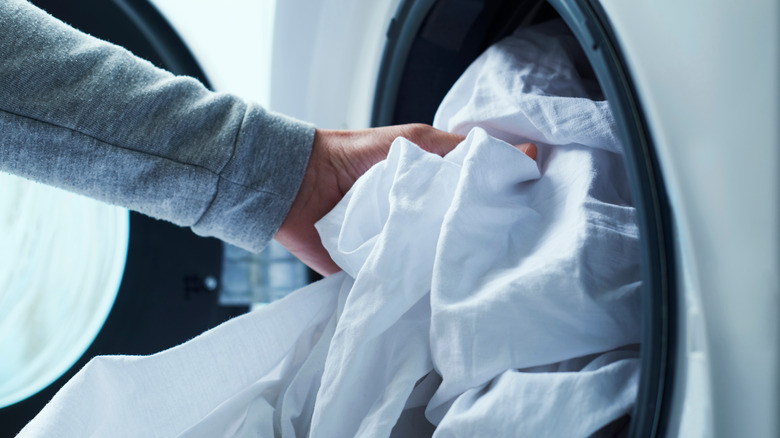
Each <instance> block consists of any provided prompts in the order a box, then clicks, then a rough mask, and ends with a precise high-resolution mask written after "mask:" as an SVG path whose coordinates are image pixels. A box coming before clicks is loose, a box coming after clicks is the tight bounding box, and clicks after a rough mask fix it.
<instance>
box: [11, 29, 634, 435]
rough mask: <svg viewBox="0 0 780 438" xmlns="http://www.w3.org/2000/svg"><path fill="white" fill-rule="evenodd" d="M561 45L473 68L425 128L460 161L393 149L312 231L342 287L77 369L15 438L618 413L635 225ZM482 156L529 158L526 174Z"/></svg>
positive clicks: (310, 431)
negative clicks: (451, 139)
mask: <svg viewBox="0 0 780 438" xmlns="http://www.w3.org/2000/svg"><path fill="white" fill-rule="evenodd" d="M561 29H562V28H561V27H560V25H546V26H542V27H539V28H536V29H533V30H526V31H524V32H523V33H522V34H519V35H517V36H515V37H513V38H510V39H508V40H506V41H505V42H503V43H501V44H499V45H498V46H495V47H493V48H491V49H490V50H489V51H488V52H487V53H486V54H485V55H483V56H482V57H481V58H480V59H479V60H478V61H477V62H476V63H474V64H473V65H472V66H471V67H470V68H469V70H468V71H467V72H466V73H465V74H464V76H463V77H462V78H461V80H460V81H459V82H458V84H456V85H455V87H453V90H452V91H451V92H450V94H449V95H448V97H447V98H446V99H445V101H444V102H443V103H442V106H441V108H440V110H439V114H438V116H437V121H436V123H437V125H438V126H440V127H444V128H447V129H450V130H454V131H457V132H464V133H465V132H467V131H468V137H467V139H466V141H464V142H463V143H462V144H461V145H459V146H458V148H457V149H456V150H455V151H453V152H452V153H451V154H449V155H448V156H447V157H445V158H440V157H438V156H435V155H431V154H428V153H426V152H424V151H422V150H420V149H419V148H417V147H416V146H414V145H413V144H411V143H410V142H408V141H406V140H404V139H398V140H396V142H395V143H394V144H393V146H392V148H391V151H390V155H389V156H388V159H387V160H386V161H384V162H382V163H380V164H378V165H377V166H375V167H374V168H372V169H371V170H370V171H369V172H368V173H367V174H366V175H365V176H364V177H363V178H361V179H360V180H359V181H358V182H357V183H356V185H355V187H354V188H353V189H352V190H351V191H350V192H349V193H348V194H347V196H346V197H345V199H344V200H343V201H342V202H341V203H340V204H339V205H338V206H337V207H336V208H335V209H334V211H333V212H331V213H330V214H328V215H327V216H326V217H325V218H324V219H323V220H322V221H321V222H320V223H319V224H318V228H319V230H320V233H321V235H322V237H323V241H324V242H325V245H326V248H328V250H329V251H330V252H331V254H332V256H333V258H334V260H335V261H336V262H337V263H338V264H339V265H340V266H341V267H342V268H343V269H344V273H340V274H337V275H334V276H332V277H330V278H328V279H325V280H323V281H321V282H319V283H317V284H314V285H311V286H308V287H307V288H304V289H302V290H299V291H297V292H296V293H294V294H293V295H291V296H290V297H288V298H286V299H284V300H282V301H279V302H277V303H274V304H271V305H269V306H267V307H265V308H263V309H261V310H259V311H256V312H253V313H251V314H248V315H245V316H242V317H240V318H236V319H234V320H232V321H230V322H228V323H226V324H223V325H222V326H220V327H217V328H215V329H213V330H211V331H209V332H207V333H205V334H203V335H201V336H200V337H198V338H196V339H194V340H192V341H190V342H188V343H186V344H183V345H181V346H179V347H176V348H174V349H171V350H168V351H165V352H162V353H159V354H157V355H153V356H149V357H109V358H97V359H95V360H93V361H92V362H90V364H89V365H87V367H85V369H83V370H82V371H81V372H80V373H79V374H78V375H77V376H76V377H74V378H73V379H72V380H71V381H70V382H69V383H68V384H67V385H66V386H65V387H64V388H63V389H62V390H61V391H60V392H59V393H58V394H57V395H56V396H55V398H54V399H53V400H52V401H51V402H50V403H49V405H47V407H46V408H45V409H44V410H43V411H42V412H41V414H40V415H39V416H38V417H36V419H35V420H33V422H32V423H31V424H29V425H28V426H27V428H25V430H24V431H23V433H22V436H49V435H51V433H54V434H55V435H56V436H63V437H68V436H90V435H92V436H112V437H121V436H128V437H130V436H133V437H134V436H187V437H215V436H226V437H227V436H270V435H272V434H274V435H277V436H305V435H309V436H312V437H334V436H339V437H340V436H365V437H377V436H388V435H390V434H391V433H394V435H396V436H413V435H412V434H414V435H419V436H425V435H430V434H431V433H432V432H433V429H432V426H431V425H430V424H429V423H428V422H431V423H433V424H436V425H438V428H437V429H436V431H435V435H437V436H555V435H558V436H585V435H587V434H590V433H592V432H594V431H596V430H598V429H599V428H600V427H602V426H603V425H605V424H607V423H608V422H609V421H611V420H613V419H615V418H617V417H619V416H621V415H623V414H625V413H626V412H628V411H629V409H630V406H631V403H632V401H633V398H634V394H635V391H636V378H637V371H638V360H637V353H636V350H635V348H632V347H628V348H624V347H625V346H627V345H631V344H635V343H637V342H638V340H639V334H638V321H639V301H638V287H639V270H638V254H637V245H638V241H637V229H636V225H635V220H634V209H633V208H632V207H631V205H630V200H629V196H628V190H627V187H626V183H625V176H624V172H623V168H622V164H621V163H622V162H621V157H620V155H619V145H618V143H617V141H616V139H615V137H614V123H613V120H612V117H611V115H610V113H609V110H608V107H607V106H606V103H604V102H596V101H593V100H590V99H588V98H587V96H586V94H587V92H588V86H587V84H586V83H585V82H583V81H581V80H580V79H578V77H577V76H576V74H575V70H576V69H575V68H574V67H573V66H572V64H571V62H570V61H568V60H569V59H571V56H570V55H571V54H570V53H568V52H570V50H567V49H564V48H565V47H567V46H570V45H571V44H576V43H573V42H572V41H571V38H570V37H566V36H560V35H558V34H560V33H561ZM551 35H553V36H551ZM567 38H568V39H569V40H568V42H565V41H566V39H567ZM561 41H564V42H563V43H561ZM572 83H579V84H580V85H576V84H575V85H572ZM582 84H585V85H582ZM570 95H574V96H575V97H567V96H570ZM476 125H479V126H482V127H484V128H485V130H483V129H480V128H475V129H471V128H472V126H476ZM486 131H487V132H486ZM488 133H490V134H492V136H490V135H488ZM494 137H498V138H503V139H505V140H508V141H511V142H517V141H519V140H521V139H531V140H534V141H536V142H538V143H537V144H538V146H539V148H540V154H539V160H538V161H539V164H538V166H537V163H535V162H533V161H532V160H531V159H529V158H528V157H526V156H525V155H524V154H522V153H520V152H519V151H517V150H516V149H514V148H513V147H512V146H510V145H509V144H507V143H504V142H503V141H501V140H499V139H497V138H494ZM540 169H541V173H540ZM426 417H427V420H426ZM399 418H400V420H399ZM397 423H398V426H397V428H396V429H395V431H394V432H393V428H394V426H395V425H396V424H397ZM52 431H56V432H52Z"/></svg>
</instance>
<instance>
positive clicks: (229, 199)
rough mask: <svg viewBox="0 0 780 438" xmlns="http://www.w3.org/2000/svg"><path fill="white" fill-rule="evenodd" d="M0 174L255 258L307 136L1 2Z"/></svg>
mask: <svg viewBox="0 0 780 438" xmlns="http://www.w3.org/2000/svg"><path fill="white" fill-rule="evenodd" d="M0 30H2V31H0V170H2V171H5V172H10V173H14V174H17V175H22V176H25V177H27V178H30V179H33V180H36V181H41V182H44V183H46V184H51V185H54V186H58V187H61V188H64V189H67V190H70V191H74V192H77V193H81V194H85V195H87V196H90V197H93V198H97V199H100V200H103V201H106V202H109V203H112V204H117V205H122V206H124V207H127V208H130V209H133V210H137V211H139V212H141V213H144V214H147V215H149V216H152V217H156V218H160V219H165V220H168V221H171V222H173V223H175V224H178V225H181V226H189V227H192V229H193V231H195V232H196V233H198V234H200V235H205V236H215V237H218V238H220V239H223V240H225V241H227V242H230V243H233V244H235V245H238V246H241V247H244V248H246V249H249V250H253V251H259V250H261V249H262V248H263V247H264V246H265V245H266V244H267V243H268V241H269V240H270V239H271V238H272V237H273V235H274V234H275V233H276V230H277V229H278V228H279V226H280V225H281V223H282V220H283V219H284V217H285V215H286V214H287V211H288V210H289V208H290V204H291V203H292V200H293V199H294V197H295V195H296V193H297V191H298V187H299V185H300V183H301V179H302V178H303V172H304V170H305V168H306V164H307V161H308V157H309V153H310V151H311V144H312V141H313V138H314V128H313V127H312V126H310V125H307V124H304V123H302V122H299V121H296V120H293V119H289V118H286V117H283V116H281V115H278V114H273V113H271V112H268V111H265V110H264V109H262V108H261V107H259V106H257V105H254V104H252V103H248V102H246V101H243V100H241V99H239V98H237V97H235V96H231V95H228V94H222V93H214V92H210V91H208V90H207V89H205V88H204V86H203V85H201V84H200V83H199V82H198V81H196V80H195V79H192V78H188V77H181V76H174V75H172V74H171V73H168V72H166V71H164V70H160V69H158V68H156V67H154V66H153V65H152V64H151V63H149V62H146V61H144V60H141V59H139V58H137V57H135V56H133V55H132V54H131V53H129V52H128V51H126V50H124V49H122V48H120V47H117V46H114V45H111V44H109V43H106V42H104V41H101V40H98V39H96V38H93V37H90V36H87V35H85V34H83V33H80V32H78V31H76V30H74V29H73V28H71V27H69V26H67V25H65V24H63V23H62V22H60V21H58V20H56V19H54V18H53V17H51V16H49V15H48V14H46V13H45V12H43V11H41V10H39V9H37V8H36V7H34V6H32V5H30V4H29V3H27V2H26V1H21V0H2V1H0Z"/></svg>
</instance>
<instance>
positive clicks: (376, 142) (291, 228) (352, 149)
mask: <svg viewBox="0 0 780 438" xmlns="http://www.w3.org/2000/svg"><path fill="white" fill-rule="evenodd" d="M396 137H404V138H406V139H408V140H409V141H411V142H412V143H414V144H416V145H418V146H420V147H421V148H423V149H425V150H426V151H428V152H432V153H435V154H438V155H441V156H444V155H445V154H447V153H448V152H449V151H451V150H452V149H454V148H455V146H457V145H458V143H460V142H461V141H463V139H464V138H465V137H464V136H462V135H458V134H451V133H449V132H444V131H440V130H438V129H435V128H433V127H431V126H428V125H424V124H408V125H397V126H386V127H381V128H371V129H362V130H355V131H348V130H324V129H318V130H317V131H316V133H315V135H314V144H313V145H312V151H311V156H310V157H309V164H308V165H307V167H306V172H305V173H304V176H303V181H302V182H301V188H300V189H299V190H298V194H297V195H296V197H295V200H293V203H292V206H291V207H290V211H289V212H288V213H287V217H286V218H285V220H284V222H283V223H282V226H281V228H279V231H278V232H277V233H276V240H277V241H279V243H281V244H282V245H284V246H285V247H286V248H287V249H288V250H289V251H290V252H291V253H293V254H294V255H295V256H296V257H298V258H299V259H300V260H301V261H303V262H304V263H306V264H307V265H309V267H311V268H312V269H314V270H315V271H317V272H319V273H320V274H322V275H330V274H333V273H335V272H338V271H339V270H340V269H339V267H338V266H337V265H336V263H334V262H333V260H331V258H330V256H329V255H328V253H327V251H326V250H325V248H324V247H323V246H322V242H321V240H320V236H319V234H318V233H317V230H316V229H315V228H314V224H315V223H316V222H317V221H319V220H320V219H321V218H322V217H323V216H325V215H326V214H327V213H328V212H329V211H330V210H331V209H333V207H335V206H336V204H337V203H338V202H339V201H340V200H341V198H343V197H344V195H345V194H346V193H347V191H349V189H350V188H351V187H352V184H354V183H355V181H357V179H358V178H359V177H360V176H361V175H363V174H364V173H365V172H366V171H367V170H368V169H370V168H371V167H372V166H373V165H374V164H376V163H378V162H380V161H382V160H384V159H385V158H386V157H387V153H388V151H389V150H390V145H391V144H392V143H393V140H395V139H396ZM515 147H517V148H518V149H520V150H521V151H522V152H524V153H525V154H526V155H528V156H529V157H531V158H533V159H536V146H535V145H533V144H531V143H526V144H522V145H518V146H515Z"/></svg>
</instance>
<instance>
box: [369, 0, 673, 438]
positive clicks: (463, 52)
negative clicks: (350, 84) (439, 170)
mask: <svg viewBox="0 0 780 438" xmlns="http://www.w3.org/2000/svg"><path fill="white" fill-rule="evenodd" d="M555 18H562V19H563V20H564V21H565V22H566V24H567V25H568V26H569V28H570V29H571V31H572V33H573V34H574V36H575V37H576V38H577V40H578V41H579V42H580V44H581V46H582V49H583V51H584V52H585V54H586V56H587V58H588V60H589V61H590V64H591V68H592V69H591V70H590V71H584V72H582V74H584V75H592V76H593V77H595V78H596V79H597V81H598V83H599V84H600V85H601V89H602V92H603V95H604V97H605V98H606V99H607V101H608V102H609V104H610V107H611V109H612V112H613V115H614V117H615V120H616V123H617V127H618V131H619V135H620V139H621V141H622V143H623V145H624V156H625V165H626V168H627V170H628V173H629V183H630V186H631V193H632V198H633V200H634V203H635V206H636V209H637V213H638V225H639V230H640V243H641V249H640V257H641V260H640V264H641V271H642V312H643V321H642V324H643V326H642V344H641V375H640V385H639V392H638V396H637V400H636V404H635V406H634V410H633V412H632V415H631V419H630V424H628V423H627V422H626V423H623V424H615V425H613V426H614V427H615V429H614V430H611V431H607V430H605V431H604V432H605V433H611V432H615V433H619V431H620V430H622V431H623V432H628V431H629V430H630V435H631V436H652V435H654V434H657V433H662V431H663V428H664V425H665V424H666V422H667V419H668V416H669V408H670V403H669V402H668V399H664V398H663V397H664V394H666V397H668V394H670V393H671V390H670V389H671V382H672V379H671V377H672V370H673V368H674V366H673V365H674V364H673V362H672V360H673V357H674V355H673V354H672V352H673V342H674V337H675V333H676V332H675V326H674V320H673V318H672V317H671V316H672V315H674V314H675V312H676V309H675V306H674V302H675V300H674V299H672V298H673V292H674V291H673V287H674V285H673V284H671V282H669V281H668V278H671V275H672V270H673V267H674V261H673V254H672V253H671V252H670V251H669V250H668V249H669V248H673V244H672V241H671V231H670V225H669V224H670V223H671V221H670V210H669V207H668V202H667V198H666V193H665V188H664V186H663V184H662V182H661V179H660V177H659V175H660V172H659V170H658V164H657V161H656V159H655V151H654V148H653V147H652V142H651V139H650V135H649V134H648V132H649V131H648V128H647V124H646V122H645V119H644V116H643V114H642V108H641V106H640V105H639V101H638V99H637V97H636V93H635V91H634V89H633V85H632V83H631V76H630V72H629V71H628V69H627V68H626V66H625V63H624V58H623V55H622V53H621V52H620V50H619V47H618V45H617V43H616V41H617V40H616V38H615V34H614V30H613V29H612V28H611V26H610V25H609V21H608V19H607V16H606V14H605V12H604V11H603V9H602V8H601V7H600V6H599V4H598V2H597V1H587V0H548V1H544V0H531V1H517V0H515V1H511V0H438V1H432V0H407V1H404V2H402V3H401V6H400V8H399V10H398V13H397V15H396V17H395V19H394V22H393V24H392V25H391V27H390V30H389V32H388V38H389V39H388V45H387V48H386V50H385V53H384V58H383V61H382V67H381V69H380V77H379V81H378V84H377V91H376V96H375V101H374V108H373V114H372V124H373V125H374V126H382V125H391V124H399V123H412V122H420V123H431V122H432V121H433V117H434V114H435V112H436V109H437V107H438V105H439V103H440V102H441V101H442V99H443V97H444V96H445V94H446V93H447V92H448V90H449V89H450V88H451V86H452V85H453V84H454V83H455V81H456V80H457V79H458V78H459V77H460V75H461V73H463V71H464V70H465V69H466V68H467V67H468V65H469V64H470V63H471V62H472V61H473V60H474V59H476V57H477V56H479V54H481V53H482V52H483V51H484V50H486V49H487V48H488V47H489V46H490V45H491V44H493V43H495V42H497V41H498V40H500V39H501V38H503V37H505V36H507V35H509V34H510V33H511V32H512V31H514V30H515V29H516V28H518V27H521V26H529V25H533V24H536V23H541V22H544V21H548V20H551V19H555Z"/></svg>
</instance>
